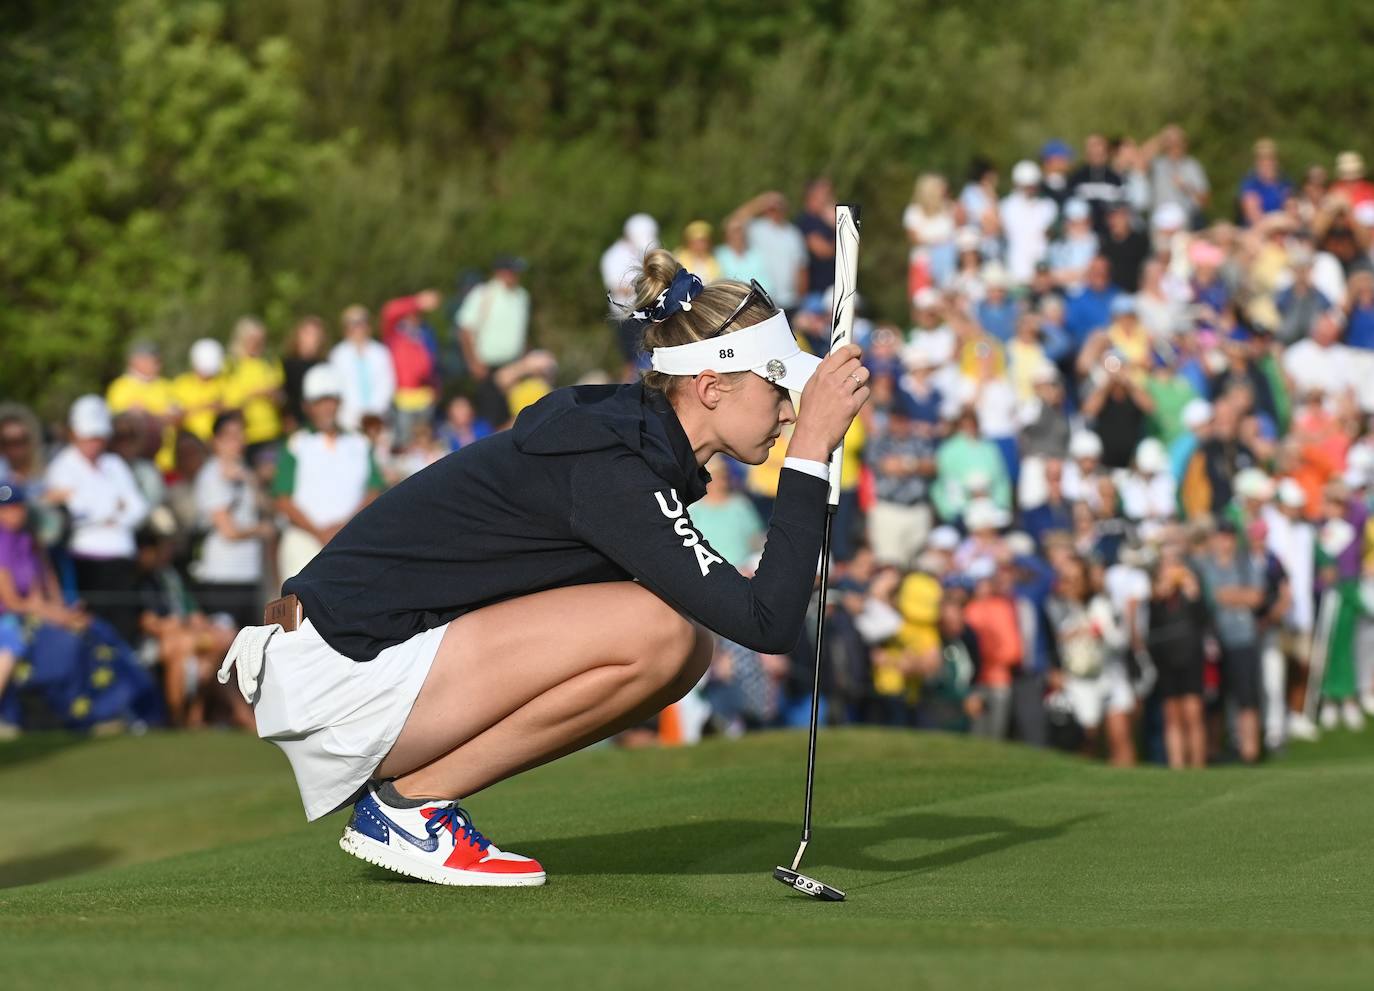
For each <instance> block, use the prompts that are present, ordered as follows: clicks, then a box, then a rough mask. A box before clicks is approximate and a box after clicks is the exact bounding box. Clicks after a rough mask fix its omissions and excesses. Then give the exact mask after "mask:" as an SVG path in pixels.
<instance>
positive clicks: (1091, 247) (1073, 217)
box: [1049, 199, 1098, 290]
mask: <svg viewBox="0 0 1374 991" xmlns="http://www.w3.org/2000/svg"><path fill="white" fill-rule="evenodd" d="M1097 250H1098V241H1097V235H1096V234H1095V233H1093V225H1092V211H1091V209H1090V208H1089V206H1088V204H1087V201H1086V200H1080V199H1072V200H1069V201H1068V202H1066V203H1065V204H1064V233H1063V236H1062V237H1060V239H1059V240H1057V241H1055V242H1054V243H1053V244H1051V245H1050V249H1049V265H1050V272H1051V274H1052V275H1053V276H1054V281H1055V283H1056V284H1057V285H1060V286H1063V287H1064V288H1065V289H1069V290H1072V289H1077V288H1079V287H1080V286H1082V285H1083V282H1084V280H1085V279H1086V278H1087V275H1088V264H1089V263H1090V262H1091V261H1092V260H1093V259H1094V258H1096V257H1097Z"/></svg>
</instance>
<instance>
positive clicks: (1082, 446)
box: [1069, 430, 1102, 458]
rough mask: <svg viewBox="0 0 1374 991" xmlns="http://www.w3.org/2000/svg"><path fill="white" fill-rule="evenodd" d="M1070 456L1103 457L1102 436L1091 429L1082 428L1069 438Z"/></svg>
mask: <svg viewBox="0 0 1374 991" xmlns="http://www.w3.org/2000/svg"><path fill="white" fill-rule="evenodd" d="M1069 457H1071V458H1100V457H1102V438H1101V437H1099V436H1097V434H1095V433H1093V432H1092V431H1091V430H1080V431H1078V433H1076V434H1074V435H1073V436H1072V437H1070V438H1069Z"/></svg>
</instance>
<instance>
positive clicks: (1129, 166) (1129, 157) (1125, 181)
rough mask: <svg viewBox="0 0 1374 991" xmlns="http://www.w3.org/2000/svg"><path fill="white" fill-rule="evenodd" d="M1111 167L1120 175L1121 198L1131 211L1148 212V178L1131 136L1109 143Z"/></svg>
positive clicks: (1143, 159) (1142, 158) (1138, 146)
mask: <svg viewBox="0 0 1374 991" xmlns="http://www.w3.org/2000/svg"><path fill="white" fill-rule="evenodd" d="M1109 147H1110V155H1111V163H1112V169H1113V170H1114V171H1115V172H1116V174H1117V175H1118V176H1120V177H1121V199H1122V200H1124V201H1125V202H1126V203H1128V204H1130V207H1131V212H1132V213H1134V214H1136V215H1137V216H1144V215H1145V214H1147V213H1149V212H1150V179H1149V176H1148V175H1146V173H1145V166H1146V164H1147V163H1146V161H1145V158H1144V156H1143V155H1142V153H1141V148H1140V145H1138V144H1136V142H1135V139H1134V138H1131V137H1120V138H1115V139H1113V140H1112V142H1111V143H1110V145H1109Z"/></svg>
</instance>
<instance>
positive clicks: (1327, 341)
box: [1283, 309, 1358, 396]
mask: <svg viewBox="0 0 1374 991" xmlns="http://www.w3.org/2000/svg"><path fill="white" fill-rule="evenodd" d="M1343 323H1344V319H1343V317H1342V316H1341V312H1340V311H1339V310H1336V309H1327V310H1322V311H1321V312H1320V313H1318V314H1317V317H1316V320H1315V321H1314V322H1313V324H1312V331H1311V336H1310V337H1308V338H1306V339H1304V340H1299V341H1297V342H1295V343H1294V344H1293V345H1292V346H1291V347H1289V348H1288V349H1287V350H1286V351H1285V352H1284V355H1283V370H1284V371H1285V372H1287V373H1288V377H1289V378H1290V379H1292V381H1293V386H1294V388H1296V389H1297V390H1298V391H1299V392H1304V393H1306V392H1321V393H1324V394H1325V395H1328V396H1335V395H1338V394H1340V393H1342V392H1344V391H1345V390H1346V389H1347V388H1350V387H1352V386H1353V385H1354V384H1355V383H1354V380H1353V379H1352V377H1351V373H1352V370H1353V369H1354V368H1356V367H1357V366H1358V363H1357V362H1355V361H1354V360H1353V358H1354V353H1355V352H1354V351H1352V350H1351V349H1350V348H1348V347H1346V346H1345V345H1344V344H1342V343H1341V332H1342V330H1343V329H1344V328H1343Z"/></svg>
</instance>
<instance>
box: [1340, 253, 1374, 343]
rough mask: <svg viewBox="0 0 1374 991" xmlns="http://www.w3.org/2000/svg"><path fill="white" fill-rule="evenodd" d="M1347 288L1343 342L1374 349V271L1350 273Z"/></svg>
mask: <svg viewBox="0 0 1374 991" xmlns="http://www.w3.org/2000/svg"><path fill="white" fill-rule="evenodd" d="M1348 290H1349V299H1348V301H1347V303H1346V306H1347V307H1348V308H1349V319H1348V320H1347V321H1346V325H1345V343H1346V344H1348V345H1349V346H1350V347H1352V348H1364V349H1365V350H1367V351H1374V272H1355V273H1354V274H1352V275H1351V276H1350V282H1349V285H1348Z"/></svg>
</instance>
